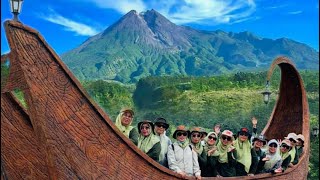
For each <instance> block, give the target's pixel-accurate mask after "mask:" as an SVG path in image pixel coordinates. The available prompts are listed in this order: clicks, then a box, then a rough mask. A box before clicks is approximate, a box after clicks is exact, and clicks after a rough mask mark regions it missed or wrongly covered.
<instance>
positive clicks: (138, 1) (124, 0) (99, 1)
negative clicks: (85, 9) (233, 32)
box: [90, 0, 146, 14]
mask: <svg viewBox="0 0 320 180" xmlns="http://www.w3.org/2000/svg"><path fill="white" fill-rule="evenodd" d="M90 1H91V2H93V3H95V4H96V5H97V6H98V7H100V8H110V9H115V10H116V11H118V12H120V13H122V14H126V13H128V12H129V11H131V10H136V11H138V12H141V11H144V10H146V6H145V4H144V3H143V1H142V0H90Z"/></svg>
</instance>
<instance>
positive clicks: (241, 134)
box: [239, 132, 249, 136]
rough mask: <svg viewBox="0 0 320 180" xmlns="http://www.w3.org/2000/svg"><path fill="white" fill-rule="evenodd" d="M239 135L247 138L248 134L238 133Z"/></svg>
mask: <svg viewBox="0 0 320 180" xmlns="http://www.w3.org/2000/svg"><path fill="white" fill-rule="evenodd" d="M239 135H240V136H249V134H248V133H246V132H240V133H239Z"/></svg>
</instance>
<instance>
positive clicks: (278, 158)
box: [264, 139, 282, 169]
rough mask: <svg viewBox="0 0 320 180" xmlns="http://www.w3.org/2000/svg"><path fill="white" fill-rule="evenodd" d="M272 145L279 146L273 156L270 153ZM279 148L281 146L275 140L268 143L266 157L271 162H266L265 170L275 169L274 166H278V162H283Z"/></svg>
mask: <svg viewBox="0 0 320 180" xmlns="http://www.w3.org/2000/svg"><path fill="white" fill-rule="evenodd" d="M271 143H276V144H277V148H276V152H275V153H273V154H271V153H270V151H269V145H270V144H271ZM279 148H280V145H279V143H278V142H277V140H275V139H272V140H270V141H269V142H268V150H267V152H266V157H268V158H269V161H266V162H265V164H264V169H272V168H273V167H274V165H276V163H277V162H278V161H282V159H281V156H280V153H279Z"/></svg>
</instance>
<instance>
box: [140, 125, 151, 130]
mask: <svg viewBox="0 0 320 180" xmlns="http://www.w3.org/2000/svg"><path fill="white" fill-rule="evenodd" d="M142 129H150V127H149V126H141V130H142Z"/></svg>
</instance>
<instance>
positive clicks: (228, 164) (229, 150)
mask: <svg viewBox="0 0 320 180" xmlns="http://www.w3.org/2000/svg"><path fill="white" fill-rule="evenodd" d="M219 138H220V140H219V142H218V144H217V150H218V153H219V156H218V161H217V172H218V175H217V177H221V176H222V177H232V176H236V169H235V165H236V163H237V161H236V159H235V156H236V153H235V151H234V150H235V148H234V147H233V146H232V142H233V141H234V137H233V133H232V132H231V131H230V130H224V131H223V132H222V133H221V135H220V137H219Z"/></svg>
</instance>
